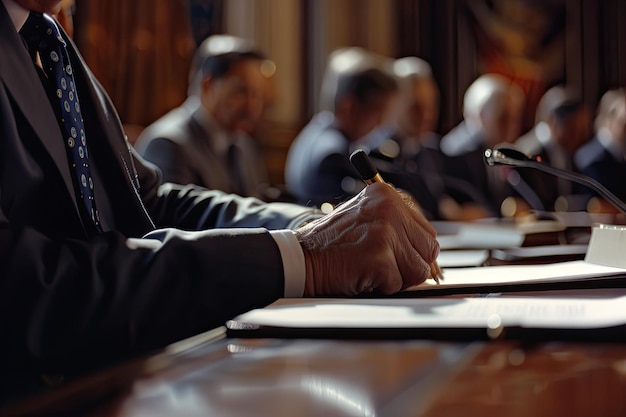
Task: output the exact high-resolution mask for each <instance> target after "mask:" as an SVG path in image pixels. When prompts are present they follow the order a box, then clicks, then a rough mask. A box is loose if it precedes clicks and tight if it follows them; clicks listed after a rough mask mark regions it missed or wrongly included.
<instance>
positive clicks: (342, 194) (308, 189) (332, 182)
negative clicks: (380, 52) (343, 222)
mask: <svg viewBox="0 0 626 417" xmlns="http://www.w3.org/2000/svg"><path fill="white" fill-rule="evenodd" d="M383 62H384V61H383ZM328 66H329V69H328V70H327V74H326V81H328V80H329V79H330V78H335V79H334V80H333V86H332V87H330V86H329V87H328V90H326V91H324V94H323V96H328V97H330V98H332V108H333V110H332V111H321V112H320V113H318V114H316V115H315V116H314V117H313V119H311V121H310V122H309V124H308V125H307V126H305V127H304V129H303V130H302V131H301V132H300V134H299V135H298V136H297V137H296V139H295V140H294V141H293V143H292V144H291V147H290V149H289V154H288V156H287V162H286V166H285V182H286V185H287V189H288V190H289V191H290V192H291V193H292V194H293V195H295V196H296V197H297V199H298V201H299V202H300V203H302V204H312V205H317V206H320V205H321V204H323V203H330V204H332V205H335V204H338V203H341V202H343V201H345V200H346V199H348V198H350V197H352V196H354V195H355V194H357V193H358V192H359V191H360V190H361V189H362V188H363V182H362V181H361V179H360V178H359V175H358V173H357V172H356V170H355V169H354V168H353V167H352V164H351V163H350V160H349V155H350V153H351V152H352V151H353V150H354V149H356V148H358V147H367V146H368V143H367V136H368V134H370V133H372V132H373V131H374V129H376V128H377V127H379V126H381V125H382V124H383V123H384V122H385V120H386V119H387V118H388V116H389V114H390V111H391V109H392V105H393V100H394V98H395V96H396V93H397V91H398V85H397V81H396V79H395V78H394V76H393V73H392V72H390V71H388V70H386V69H385V68H384V66H382V65H380V64H379V63H378V62H377V58H376V57H373V56H372V55H370V53H369V52H368V51H364V50H361V49H360V48H347V49H345V50H338V51H335V52H334V53H333V54H331V57H330V59H329V65H328ZM334 66H337V67H338V68H339V69H338V71H337V72H333V68H334ZM327 84H330V83H327Z"/></svg>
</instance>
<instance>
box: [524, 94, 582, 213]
mask: <svg viewBox="0 0 626 417" xmlns="http://www.w3.org/2000/svg"><path fill="white" fill-rule="evenodd" d="M544 99H545V101H547V102H548V104H547V105H543V104H544V103H543V101H544ZM540 104H541V105H542V106H541V107H547V110H549V111H548V112H547V114H546V115H545V122H544V123H543V124H541V125H539V127H538V128H536V129H534V132H533V133H534V134H530V135H529V134H526V135H524V136H523V137H521V138H519V139H518V140H517V141H516V142H515V146H516V147H517V148H518V149H519V150H520V151H521V152H523V153H525V154H526V155H529V156H534V157H539V158H540V160H541V161H542V162H543V163H545V164H547V165H550V166H553V167H555V168H559V169H562V170H566V171H576V167H575V165H574V155H575V153H576V151H577V149H579V148H580V146H581V145H583V144H584V143H585V142H586V141H587V140H589V115H588V111H587V108H586V106H585V105H584V103H583V102H582V101H581V100H580V99H579V98H578V97H577V96H576V95H575V94H574V93H573V92H572V91H571V90H569V89H567V88H564V87H563V86H555V87H552V88H551V89H549V90H548V91H547V92H546V93H545V94H544V97H543V98H542V102H541V103H540ZM517 171H518V172H519V173H520V176H521V179H522V180H523V181H525V182H526V183H527V184H528V185H529V187H530V188H531V189H532V190H533V191H534V193H535V195H536V196H537V198H538V199H539V200H540V202H541V205H542V206H543V207H542V208H543V209H544V210H548V211H554V210H556V211H579V210H584V209H585V208H586V203H587V200H588V197H587V196H586V195H585V189H586V187H582V186H579V185H578V184H576V183H573V182H571V181H569V180H566V179H563V178H558V177H555V176H554V175H550V174H547V173H545V172H542V171H539V170H536V169H531V168H517Z"/></svg>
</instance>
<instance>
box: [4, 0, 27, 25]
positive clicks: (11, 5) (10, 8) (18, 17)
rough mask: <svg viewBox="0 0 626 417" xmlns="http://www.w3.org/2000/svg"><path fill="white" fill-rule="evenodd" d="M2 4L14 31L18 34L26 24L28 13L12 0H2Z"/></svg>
mask: <svg viewBox="0 0 626 417" xmlns="http://www.w3.org/2000/svg"><path fill="white" fill-rule="evenodd" d="M2 3H3V4H4V8H5V9H7V13H9V17H10V18H11V21H12V22H13V25H14V26H15V30H16V31H18V32H19V31H20V29H21V28H22V26H24V23H26V19H28V14H29V13H30V11H29V10H28V9H25V8H23V7H22V6H20V5H19V4H17V2H15V1H14V0H2Z"/></svg>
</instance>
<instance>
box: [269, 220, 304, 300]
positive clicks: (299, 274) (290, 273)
mask: <svg viewBox="0 0 626 417" xmlns="http://www.w3.org/2000/svg"><path fill="white" fill-rule="evenodd" d="M270 235H271V236H272V237H273V238H274V241H276V244H277V245H278V249H279V250H280V257H281V258H282V260H283V271H284V273H285V298H289V297H292V298H294V297H302V295H303V294H304V280H305V278H306V265H305V263H304V252H303V251H302V247H301V246H300V242H298V239H297V238H296V234H295V233H294V232H293V230H270Z"/></svg>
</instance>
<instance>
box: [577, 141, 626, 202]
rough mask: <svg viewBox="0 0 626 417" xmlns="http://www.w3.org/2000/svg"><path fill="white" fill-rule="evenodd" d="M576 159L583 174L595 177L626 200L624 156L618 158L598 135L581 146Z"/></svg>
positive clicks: (625, 164)
mask: <svg viewBox="0 0 626 417" xmlns="http://www.w3.org/2000/svg"><path fill="white" fill-rule="evenodd" d="M574 160H575V162H576V165H577V168H578V170H579V171H580V173H581V174H584V175H587V176H589V177H591V178H593V179H594V180H596V181H598V182H599V183H600V184H602V185H604V186H605V187H606V188H608V189H609V191H611V192H613V194H615V195H616V196H617V197H619V198H620V199H621V200H623V201H626V162H625V161H624V159H623V158H622V160H621V161H620V160H618V159H617V158H616V157H615V156H614V155H613V154H612V153H611V152H609V151H608V150H607V149H606V148H605V147H604V146H603V145H602V144H601V143H600V141H599V140H598V138H597V137H595V138H593V139H592V140H590V141H589V142H587V143H586V144H584V145H583V146H582V147H580V148H579V149H578V151H576V155H575V157H574ZM589 194H592V192H591V191H589Z"/></svg>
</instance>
